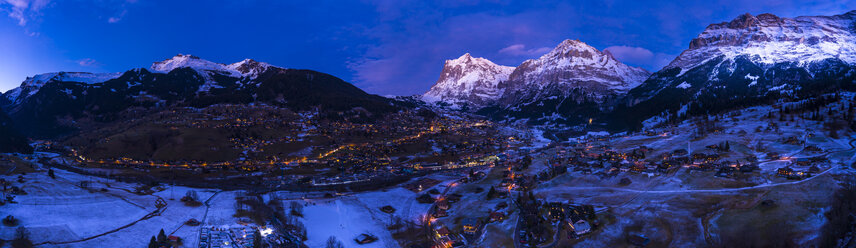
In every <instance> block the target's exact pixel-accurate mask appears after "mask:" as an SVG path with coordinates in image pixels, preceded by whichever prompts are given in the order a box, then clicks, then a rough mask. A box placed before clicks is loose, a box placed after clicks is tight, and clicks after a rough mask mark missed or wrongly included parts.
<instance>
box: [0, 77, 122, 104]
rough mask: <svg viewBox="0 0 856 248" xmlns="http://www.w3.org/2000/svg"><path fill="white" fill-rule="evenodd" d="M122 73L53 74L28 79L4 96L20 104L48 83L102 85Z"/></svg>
mask: <svg viewBox="0 0 856 248" xmlns="http://www.w3.org/2000/svg"><path fill="white" fill-rule="evenodd" d="M121 75H122V73H89V72H53V73H45V74H39V75H35V76H32V77H27V79H26V80H24V82H22V83H21V86H20V87H18V88H14V89H12V90H9V91H8V92H6V93H5V94H3V96H4V97H5V98H6V100H9V102H13V103H20V102H21V101H23V100H24V99H25V98H27V97H30V96H32V95H34V94H36V93H38V92H39V89H41V88H42V86H44V85H45V84H46V83H48V82H78V83H85V84H95V83H102V82H104V81H107V80H110V79H114V78H117V77H119V76H121Z"/></svg>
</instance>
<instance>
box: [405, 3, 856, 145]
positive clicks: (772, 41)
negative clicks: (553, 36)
mask: <svg viewBox="0 0 856 248" xmlns="http://www.w3.org/2000/svg"><path fill="white" fill-rule="evenodd" d="M854 20H856V11H851V12H848V13H845V14H842V15H835V16H810V17H796V18H780V17H777V16H775V15H772V14H761V15H758V16H752V15H750V14H744V15H741V16H739V17H737V18H736V19H734V20H732V21H730V22H724V23H718V24H712V25H710V26H708V27H707V28H706V29H705V30H704V32H702V33H701V34H700V35H699V36H698V37H697V38H695V39H693V40H692V41H691V42H690V46H689V49H687V50H685V51H683V52H682V53H681V54H680V55H679V56H678V57H677V58H675V59H674V60H673V61H672V62H671V63H670V64H669V65H667V66H666V67H664V68H663V69H661V70H660V71H657V72H655V73H653V74H650V73H648V72H647V71H645V70H643V69H641V68H634V67H630V66H627V65H625V64H622V63H621V62H619V61H617V60H615V58H613V57H612V55H611V54H609V53H608V52H602V51H598V50H597V49H595V48H593V47H591V46H588V45H586V44H585V43H583V42H580V41H574V40H566V41H564V42H562V43H561V44H559V46H557V47H556V48H555V49H553V50H552V51H550V52H549V53H547V54H545V55H543V56H541V57H540V58H538V59H532V60H527V61H525V62H523V64H521V65H519V66H517V67H516V68H514V69H513V70H511V69H510V67H505V66H499V65H496V64H494V63H492V62H490V61H488V60H487V59H483V58H477V59H476V58H472V57H471V56H470V55H469V54H467V55H465V56H462V57H461V58H458V59H456V60H450V61H447V62H446V65H445V67H444V69H443V74H442V75H441V77H440V79H439V80H438V81H437V83H436V84H435V85H434V86H433V87H432V88H431V90H429V91H428V92H427V93H425V94H424V95H423V96H422V99H424V100H425V101H427V102H432V103H439V104H449V105H453V106H458V107H460V106H467V110H470V111H477V112H480V113H483V114H486V115H489V116H492V117H493V118H495V119H498V120H517V119H525V120H528V121H529V122H530V123H535V124H539V123H545V122H546V123H550V122H555V123H565V124H579V123H583V122H585V121H587V120H588V118H595V119H597V120H599V121H602V122H606V123H608V124H609V127H610V128H612V129H626V128H633V129H636V128H639V127H640V126H641V123H642V122H643V121H645V120H648V121H649V123H651V122H657V121H667V120H670V119H671V120H674V119H677V118H683V117H686V116H694V115H700V114H710V113H716V112H719V111H723V110H727V109H732V108H735V107H741V106H750V105H755V104H758V103H761V102H771V101H775V100H777V99H779V98H781V97H806V96H811V95H816V94H822V93H825V92H831V91H835V90H852V89H853V88H854V84H856V82H854V79H856V72H854V69H856V68H854V65H856V22H854ZM509 70H511V73H508V71H509Z"/></svg>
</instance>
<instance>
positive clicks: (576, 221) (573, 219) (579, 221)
mask: <svg viewBox="0 0 856 248" xmlns="http://www.w3.org/2000/svg"><path fill="white" fill-rule="evenodd" d="M567 221H568V222H567V223H568V226H567V227H568V230H569V231H571V232H573V233H574V234H575V235H576V236H577V237H578V236H580V235H583V234H586V233H588V232H591V225H590V224H589V223H588V221H586V220H585V219H583V217H582V216H580V215H577V214H571V215H570V216H569V217H568V220H567Z"/></svg>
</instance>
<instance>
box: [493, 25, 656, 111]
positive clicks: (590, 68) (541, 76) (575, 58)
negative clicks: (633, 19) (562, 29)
mask: <svg viewBox="0 0 856 248" xmlns="http://www.w3.org/2000/svg"><path fill="white" fill-rule="evenodd" d="M648 75H650V73H649V72H648V71H646V70H645V69H642V68H637V67H631V66H628V65H625V64H623V63H621V62H619V61H618V60H616V59H615V58H614V57H613V56H612V54H610V53H609V52H602V51H599V50H597V49H596V48H594V47H592V46H589V45H588V44H585V43H583V42H581V41H578V40H565V41H563V42H562V43H561V44H559V45H558V46H557V47H556V48H554V49H553V50H552V51H550V52H549V53H547V54H545V55H543V56H541V57H540V58H538V59H530V60H527V61H525V62H523V64H521V65H520V66H517V68H515V69H514V72H513V73H511V75H510V77H509V80H508V82H507V83H506V85H507V86H508V89H507V90H508V92H507V94H506V96H505V97H503V102H504V103H506V104H514V103H521V102H525V101H533V100H539V99H542V98H550V97H555V96H563V97H564V96H568V95H569V94H570V93H571V92H572V91H573V90H574V89H579V90H582V91H583V92H585V93H589V94H590V95H592V96H593V97H601V96H606V95H610V94H623V93H626V92H627V91H629V90H630V89H632V88H634V87H636V86H638V85H639V84H641V83H642V81H644V80H645V78H647V77H648Z"/></svg>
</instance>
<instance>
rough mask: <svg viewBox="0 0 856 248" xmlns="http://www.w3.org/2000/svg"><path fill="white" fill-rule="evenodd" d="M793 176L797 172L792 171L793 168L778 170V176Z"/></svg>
mask: <svg viewBox="0 0 856 248" xmlns="http://www.w3.org/2000/svg"><path fill="white" fill-rule="evenodd" d="M793 174H795V172H794V169H791V167H784V168H779V169H778V170H776V175H778V176H780V177H790V176H791V175H793Z"/></svg>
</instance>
